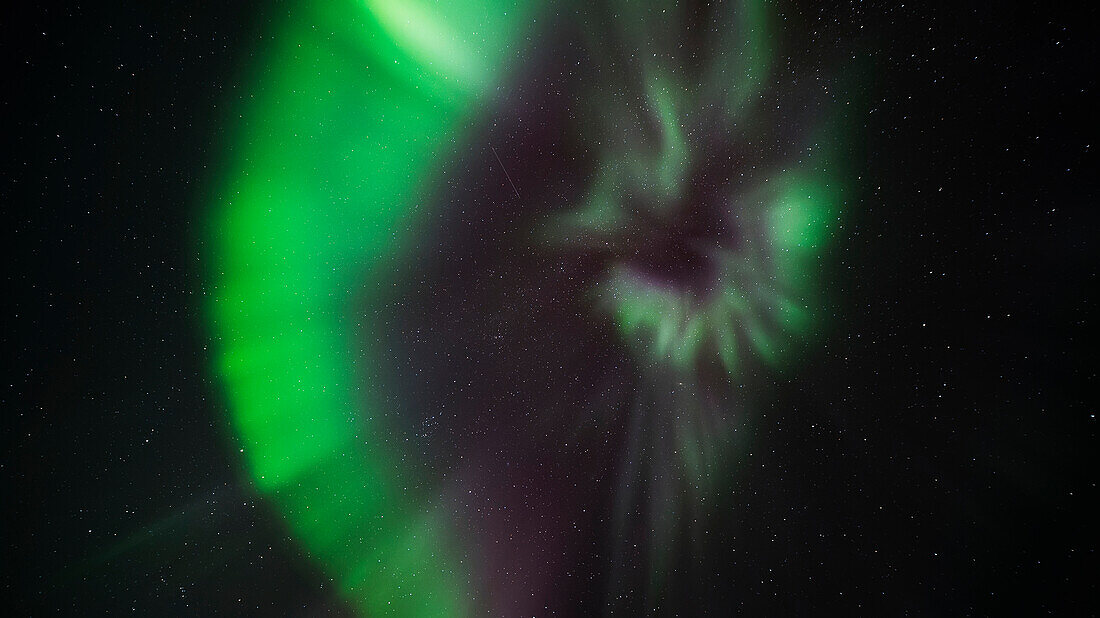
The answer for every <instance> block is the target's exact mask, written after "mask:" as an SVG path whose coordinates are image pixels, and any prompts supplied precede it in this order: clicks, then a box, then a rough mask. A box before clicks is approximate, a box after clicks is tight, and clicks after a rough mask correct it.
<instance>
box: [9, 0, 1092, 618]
mask: <svg viewBox="0 0 1100 618" xmlns="http://www.w3.org/2000/svg"><path fill="white" fill-rule="evenodd" d="M153 4H155V3H153ZM286 10H287V9H286V7H284V6H283V5H281V4H278V3H276V4H274V5H263V6H260V5H258V4H257V3H245V4H233V5H232V6H231V7H230V6H226V7H201V8H199V7H197V6H196V7H189V6H185V5H177V6H173V7H158V6H150V7H144V6H142V7H128V8H118V7H115V8H114V9H111V10H109V9H103V8H95V7H90V6H87V5H84V6H82V5H80V4H79V3H74V4H72V5H71V6H68V7H64V8H56V7H34V8H25V9H5V11H6V13H5V16H4V19H3V30H4V33H3V37H2V43H0V45H2V47H3V56H2V57H3V58H4V61H5V62H6V63H8V64H9V67H8V70H7V71H5V75H6V76H7V80H6V84H5V88H4V93H3V94H2V95H0V101H2V104H3V107H2V111H3V115H4V127H5V130H4V135H5V143H6V144H7V146H8V147H7V149H6V151H5V153H4V157H5V160H4V168H3V169H4V171H3V176H2V178H0V180H2V184H0V191H2V193H0V204H2V210H3V215H4V218H5V221H4V226H3V229H4V233H5V241H6V242H5V248H6V249H7V250H8V251H10V252H11V253H10V257H9V258H8V259H7V260H6V264H7V268H6V269H5V280H6V284H7V285H6V288H7V293H6V294H5V295H4V297H5V300H4V310H5V313H4V318H3V319H4V326H5V328H4V329H3V337H4V350H5V351H6V356H7V358H8V359H9V364H8V367H9V369H8V371H7V372H6V375H8V376H10V377H9V378H8V379H7V380H5V384H4V387H3V390H2V391H0V392H2V393H3V395H2V403H3V411H4V415H5V420H6V423H5V425H4V431H3V440H4V444H3V447H4V448H3V451H2V455H0V466H2V467H0V473H2V477H3V483H4V485H3V487H4V493H3V497H2V500H0V502H2V504H3V511H4V520H3V537H2V538H3V542H4V551H5V559H4V571H5V576H4V580H3V598H4V604H5V605H8V606H11V607H13V608H14V609H15V613H16V614H17V615H24V614H36V615H39V614H57V613H60V614H71V615H95V614H101V613H107V612H110V613H122V612H131V610H135V611H136V613H137V614H139V615H144V614H151V613H155V612H159V613H162V614H167V615H178V614H197V615H204V614H209V613H213V612H217V611H220V612H224V613H231V614H235V613H266V614H272V615H285V614H290V615H303V614H305V615H312V614H314V613H324V612H332V613H337V614H340V613H346V612H347V609H346V607H344V606H343V605H342V603H341V602H340V601H339V600H338V598H337V597H336V596H335V595H334V593H333V592H332V587H331V584H330V583H329V582H328V581H327V580H326V579H325V578H324V577H323V576H322V575H321V574H320V573H319V572H317V571H316V570H314V569H313V568H312V567H311V566H310V563H309V562H308V561H307V560H306V559H305V558H304V557H303V556H302V554H301V552H300V551H299V549H298V548H297V547H296V545H295V544H294V543H293V542H292V541H291V540H289V539H288V538H287V536H286V531H285V529H284V528H283V526H282V523H281V521H280V519H279V518H278V516H277V515H276V514H275V513H274V512H273V511H272V510H271V509H270V508H269V507H268V506H266V505H265V504H264V503H262V502H261V501H259V499H258V497H257V496H256V495H255V494H254V493H253V492H252V491H251V489H250V488H249V487H248V486H247V485H246V484H242V482H241V480H240V479H242V478H243V475H242V470H241V463H240V461H239V460H238V459H237V457H236V456H235V448H233V446H232V444H233V442H232V441H233V437H232V436H231V435H230V433H229V432H228V430H227V427H226V426H225V424H224V420H223V419H224V406H223V403H222V401H221V400H220V395H219V392H218V385H217V384H216V382H214V381H213V380H212V379H211V376H210V375H209V374H208V373H207V371H206V366H207V361H208V357H207V351H206V349H205V344H204V335H203V331H202V323H201V320H200V315H199V308H200V307H201V306H202V303H203V300H204V299H203V282H202V280H201V278H200V273H201V271H202V264H201V263H199V262H198V256H197V251H196V245H195V236H194V230H193V228H192V225H193V223H194V222H195V221H196V220H197V219H198V216H199V210H198V205H199V204H201V203H202V202H203V199H204V198H205V196H206V195H207V194H208V192H209V191H210V190H211V186H210V183H211V182H212V181H213V179H214V178H216V173H214V172H213V171H212V169H211V166H214V165H216V163H217V160H218V156H219V154H220V153H221V152H222V151H223V150H224V148H225V147H226V144H225V143H224V142H223V139H224V136H225V135H227V129H228V128H229V126H230V125H229V118H228V116H229V110H231V109H232V108H233V106H234V104H235V102H237V101H239V100H241V98H242V97H245V96H247V92H246V90H245V89H246V88H247V84H246V83H242V80H241V78H240V76H241V74H242V67H244V66H245V65H247V64H249V63H250V62H252V60H253V58H254V57H255V56H256V55H258V54H262V53H263V49H264V46H265V44H267V43H266V39H265V37H268V36H269V35H270V33H271V30H272V29H271V25H272V24H273V23H275V22H277V20H278V19H279V18H280V17H282V16H283V15H285V13H286ZM1095 18H1096V13H1095V11H1088V12H1085V11H1082V12H1080V13H1071V12H1068V11H1067V10H1059V9H1056V8H1052V7H1050V6H1045V5H1043V6H1033V7H1026V8H1015V9H1008V8H1005V7H1004V6H1001V5H992V4H987V5H983V6H981V7H980V8H975V9H965V10H961V9H960V10H948V9H940V8H928V7H922V6H908V5H906V6H905V7H904V8H896V7H893V6H880V5H871V6H866V7H863V8H860V9H858V10H857V9H853V8H851V7H850V6H848V5H843V6H833V7H828V8H815V9H813V11H812V13H810V14H806V15H802V19H803V21H804V22H805V23H810V24H813V23H818V22H820V24H821V28H822V31H823V32H824V33H826V34H828V33H829V32H845V33H849V32H852V31H854V30H858V31H859V32H861V34H860V35H859V37H860V39H861V42H862V44H864V45H865V46H868V48H869V49H871V50H872V52H873V53H872V54H871V55H870V58H871V63H870V65H871V67H870V68H871V69H872V71H871V73H872V75H871V76H870V77H869V78H868V83H867V86H866V88H867V90H866V92H865V93H864V94H865V95H866V98H867V100H868V102H869V103H868V105H869V107H870V108H871V109H872V110H873V111H872V113H870V114H868V116H867V120H866V126H865V128H864V131H863V134H864V135H865V137H866V144H865V152H866V157H867V160H866V161H865V162H863V163H864V165H865V169H866V173H865V174H864V176H863V178H861V180H860V184H861V190H862V191H863V192H864V195H863V199H862V202H861V203H860V204H858V205H857V206H856V207H855V208H853V209H852V212H853V213H854V214H853V217H852V219H851V220H850V221H849V223H848V224H847V227H846V229H847V231H848V232H849V233H850V237H849V242H847V243H846V244H845V246H844V249H843V252H842V254H841V256H840V260H841V263H840V268H839V277H838V283H837V285H838V286H839V287H840V289H841V290H842V291H843V292H844V293H843V294H842V297H843V298H844V299H846V300H845V302H846V303H847V307H846V314H845V317H844V320H843V323H842V324H841V325H840V327H839V328H838V329H837V331H836V333H835V334H834V335H833V336H832V338H831V339H830V340H829V341H827V342H826V345H825V347H824V348H823V349H824V353H822V354H821V355H820V358H818V359H816V361H815V363H816V365H815V366H814V367H813V368H811V369H809V370H806V371H803V373H802V374H801V375H799V376H798V377H797V378H792V379H787V380H785V381H783V382H780V383H778V384H777V389H776V395H775V397H774V401H773V404H772V405H771V407H769V408H768V409H766V410H764V411H763V414H762V419H763V421H762V422H761V423H759V425H758V429H757V434H756V435H755V436H754V437H753V443H754V444H757V445H759V446H758V448H757V450H756V451H755V457H757V458H759V461H758V462H757V464H754V466H755V465H759V466H760V469H759V470H757V469H753V470H749V471H747V472H746V473H745V475H744V480H742V481H741V486H740V487H739V488H738V495H740V496H742V498H741V499H739V500H738V501H737V504H735V505H731V508H735V509H736V513H737V514H736V515H735V516H734V519H735V520H736V521H735V522H734V523H735V524H736V525H731V528H730V530H731V531H732V532H730V534H731V536H736V538H737V539H739V540H738V541H737V542H738V543H740V545H739V547H740V548H741V551H740V552H739V553H740V554H741V558H740V559H739V560H738V561H736V562H731V563H730V564H728V565H726V566H725V567H723V569H722V572H723V574H725V575H727V577H725V578H724V579H723V582H722V583H721V586H720V587H723V588H728V590H724V591H722V592H721V594H722V595H723V598H728V599H729V606H730V608H731V612H737V611H740V612H743V613H746V614H749V615H756V614H766V615H776V614H790V613H794V614H830V613H836V614H849V615H850V614H857V615H858V614H867V615H882V614H887V615H899V614H909V615H1004V614H1009V615H1036V614H1051V615H1092V614H1095V613H1096V612H1095V609H1094V608H1095V606H1096V604H1095V602H1094V598H1095V582H1096V580H1097V569H1096V563H1095V556H1094V550H1095V536H1094V534H1093V529H1094V525H1095V521H1096V511H1095V510H1094V509H1092V508H1091V507H1089V506H1088V505H1089V504H1091V503H1093V502H1095V501H1096V498H1097V496H1096V487H1095V476H1094V473H1093V472H1092V470H1093V469H1094V468H1093V460H1092V458H1091V457H1089V455H1090V450H1091V449H1092V448H1093V446H1094V444H1095V433H1096V419H1095V417H1094V415H1095V411H1096V410H1095V403H1094V399H1093V398H1092V397H1090V396H1089V395H1088V391H1089V387H1090V386H1092V384H1093V382H1094V381H1095V380H1094V378H1095V363H1094V362H1093V360H1092V358H1093V357H1092V354H1091V352H1092V350H1093V346H1094V343H1095V341H1094V339H1093V338H1092V337H1091V336H1089V335H1088V334H1087V326H1088V322H1089V318H1090V317H1091V315H1092V311H1093V302H1094V301H1093V298H1094V297H1093V295H1092V294H1091V293H1090V292H1089V290H1090V289H1092V288H1094V287H1095V284H1096V281H1095V280H1096V268H1095V264H1096V261H1095V258H1096V256H1095V254H1094V249H1093V246H1092V245H1093V243H1094V238H1095V232H1096V226H1095V222H1096V218H1095V214H1094V213H1095V210H1094V209H1095V203H1096V199H1097V184H1096V178H1095V173H1094V170H1095V168H1094V158H1093V155H1092V150H1091V149H1092V148H1093V147H1094V145H1095V137H1096V135H1095V127H1096V123H1095V119H1094V115H1093V114H1094V110H1095V107H1096V105H1095V98H1094V95H1093V89H1094V88H1095V82H1096V80H1095V73H1096V71H1095V67H1096V59H1097V57H1096V53H1095V50H1096V48H1095V43H1094V41H1095V38H1096V37H1095V31H1094V29H1093V28H1092V26H1093V25H1094V22H1095ZM856 22H858V24H859V25H861V26H862V28H858V29H857V28H854V27H853V23H856ZM824 39H825V40H828V37H827V36H825V37H824ZM726 595H728V596H726Z"/></svg>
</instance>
